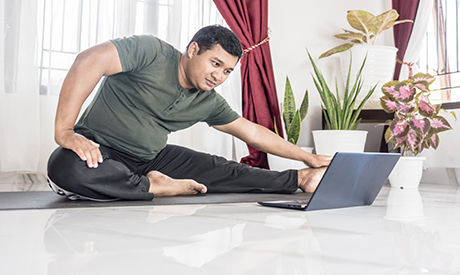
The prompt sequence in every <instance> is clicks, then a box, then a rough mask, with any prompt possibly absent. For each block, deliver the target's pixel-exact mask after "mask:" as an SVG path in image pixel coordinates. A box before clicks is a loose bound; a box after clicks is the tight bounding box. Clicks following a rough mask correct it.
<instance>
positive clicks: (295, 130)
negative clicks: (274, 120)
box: [287, 111, 301, 144]
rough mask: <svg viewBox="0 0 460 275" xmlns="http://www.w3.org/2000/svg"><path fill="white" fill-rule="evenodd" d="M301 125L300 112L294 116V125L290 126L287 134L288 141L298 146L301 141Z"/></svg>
mask: <svg viewBox="0 0 460 275" xmlns="http://www.w3.org/2000/svg"><path fill="white" fill-rule="evenodd" d="M300 124H301V119H300V112H299V111H296V112H295V115H294V119H293V120H292V123H291V125H290V126H289V130H288V132H287V135H288V140H289V141H290V142H291V143H293V144H297V140H298V139H299V135H300Z"/></svg>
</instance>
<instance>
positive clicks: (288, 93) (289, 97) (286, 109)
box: [283, 76, 296, 132]
mask: <svg viewBox="0 0 460 275" xmlns="http://www.w3.org/2000/svg"><path fill="white" fill-rule="evenodd" d="M295 111H296V107H295V100H294V93H293V92H292V88H291V83H290V82H289V78H288V77H287V76H286V87H285V89H284V102H283V119H284V126H285V127H286V132H287V130H288V129H289V127H290V125H291V123H292V120H293V119H294V115H295Z"/></svg>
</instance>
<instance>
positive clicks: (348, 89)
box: [308, 53, 377, 155]
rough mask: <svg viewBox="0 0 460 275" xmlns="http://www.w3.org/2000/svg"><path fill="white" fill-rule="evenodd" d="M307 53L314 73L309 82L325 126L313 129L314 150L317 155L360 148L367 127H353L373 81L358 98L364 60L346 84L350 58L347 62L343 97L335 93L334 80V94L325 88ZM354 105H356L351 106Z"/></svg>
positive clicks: (358, 150)
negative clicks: (317, 99)
mask: <svg viewBox="0 0 460 275" xmlns="http://www.w3.org/2000/svg"><path fill="white" fill-rule="evenodd" d="M308 57H309V59H310V62H311V64H312V66H313V70H314V72H315V75H314V76H313V75H312V77H313V82H314V83H315V86H316V89H317V90H318V93H319V95H320V97H321V101H322V110H323V117H324V119H325V121H326V124H327V128H328V130H317V131H313V141H314V143H315V150H316V153H317V154H320V155H334V154H335V152H339V151H340V152H363V151H364V145H365V143H366V137H367V131H360V130H356V127H357V126H358V124H359V122H360V119H359V114H360V112H361V110H362V108H363V106H364V104H365V103H366V101H367V100H368V99H369V98H370V96H371V95H372V93H373V92H374V90H375V88H376V86H377V85H374V87H372V88H371V89H369V91H368V92H367V93H366V95H365V96H364V98H363V100H362V101H361V102H358V95H359V94H360V92H361V90H362V86H363V79H362V72H363V68H364V65H365V64H366V58H364V61H363V62H362V64H361V67H360V68H359V70H358V74H357V75H356V78H355V81H354V83H353V84H352V85H350V84H351V83H350V78H351V67H352V58H351V56H350V63H349V66H348V73H347V78H346V82H345V85H344V86H345V90H344V92H343V97H341V96H340V95H339V86H338V84H337V82H336V91H335V95H334V94H333V93H332V92H331V90H330V89H329V85H328V84H327V82H326V80H325V79H324V76H323V74H322V73H321V71H320V70H319V69H318V67H317V66H316V64H315V62H314V61H313V58H312V57H311V55H310V53H308ZM355 106H357V108H355Z"/></svg>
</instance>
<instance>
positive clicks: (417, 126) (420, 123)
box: [409, 118, 430, 136]
mask: <svg viewBox="0 0 460 275" xmlns="http://www.w3.org/2000/svg"><path fill="white" fill-rule="evenodd" d="M409 124H410V126H411V128H412V129H414V130H415V131H417V132H418V133H419V134H421V135H422V136H423V135H426V134H427V133H428V131H429V130H430V121H429V120H428V119H427V118H421V119H417V118H414V119H411V120H410V122H409Z"/></svg>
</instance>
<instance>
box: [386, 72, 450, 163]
mask: <svg viewBox="0 0 460 275" xmlns="http://www.w3.org/2000/svg"><path fill="white" fill-rule="evenodd" d="M434 80H435V78H434V77H433V76H432V75H430V74H425V73H417V74H415V75H413V76H409V79H407V80H403V81H390V82H387V83H385V84H384V85H383V86H382V92H383V94H384V95H383V96H382V97H381V98H380V104H381V105H382V107H383V109H384V110H385V112H387V113H394V119H393V120H392V121H391V122H390V126H389V127H388V129H387V131H386V132H385V140H386V142H387V143H389V142H392V143H394V148H395V149H397V148H401V153H402V155H403V156H404V155H406V153H407V152H409V151H410V152H412V153H413V154H414V155H417V154H419V153H420V152H422V151H423V149H428V148H430V147H433V148H434V149H436V148H438V146H439V136H438V133H440V132H442V131H446V130H449V129H452V127H451V126H450V124H449V122H448V121H447V120H446V119H445V118H444V117H443V116H441V115H440V114H439V113H440V112H441V111H443V112H446V111H445V110H444V109H441V105H440V104H439V105H435V104H432V103H431V102H430V98H429V95H430V89H429V86H430V84H432V83H433V82H434ZM451 114H452V115H453V116H454V117H455V113H454V112H451Z"/></svg>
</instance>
